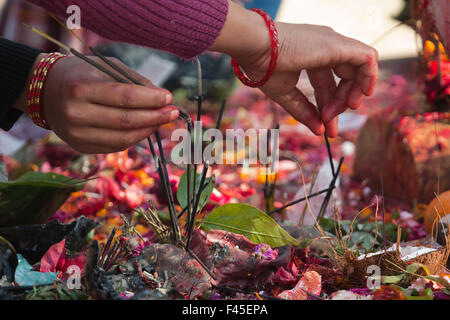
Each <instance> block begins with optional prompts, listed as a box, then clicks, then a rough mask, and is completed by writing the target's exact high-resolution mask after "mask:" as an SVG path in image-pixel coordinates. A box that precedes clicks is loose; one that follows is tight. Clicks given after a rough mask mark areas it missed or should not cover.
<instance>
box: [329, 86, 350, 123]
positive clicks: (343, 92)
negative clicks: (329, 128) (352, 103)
mask: <svg viewBox="0 0 450 320" xmlns="http://www.w3.org/2000/svg"><path fill="white" fill-rule="evenodd" d="M354 84H355V81H354V80H341V81H340V82H339V85H338V87H337V89H336V91H335V94H334V96H333V99H332V100H331V102H330V103H329V104H328V106H326V107H325V108H324V110H323V111H322V119H323V121H324V122H325V123H328V122H330V121H331V120H333V119H334V118H335V117H337V116H338V115H339V114H341V113H342V112H344V111H345V110H346V109H347V107H348V97H349V94H350V92H351V90H352V88H353V85H354Z"/></svg>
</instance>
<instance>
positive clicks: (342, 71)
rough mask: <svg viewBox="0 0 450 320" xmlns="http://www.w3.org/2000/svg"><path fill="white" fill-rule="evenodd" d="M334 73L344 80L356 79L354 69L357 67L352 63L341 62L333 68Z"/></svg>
mask: <svg viewBox="0 0 450 320" xmlns="http://www.w3.org/2000/svg"><path fill="white" fill-rule="evenodd" d="M333 70H334V73H335V74H336V75H337V76H338V77H339V78H341V79H346V80H352V79H355V80H356V71H357V68H355V67H354V66H353V65H351V64H349V63H343V64H340V65H338V66H336V67H334V68H333Z"/></svg>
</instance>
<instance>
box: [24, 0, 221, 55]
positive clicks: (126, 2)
mask: <svg viewBox="0 0 450 320" xmlns="http://www.w3.org/2000/svg"><path fill="white" fill-rule="evenodd" d="M29 1H30V2H32V3H34V4H36V5H39V6H41V7H43V8H45V9H47V10H49V11H51V12H53V13H54V14H56V15H58V16H60V17H68V16H69V15H68V14H67V13H66V10H67V8H68V7H69V6H70V5H77V6H79V7H80V9H81V26H82V27H84V28H87V29H90V30H92V31H94V32H96V33H97V34H99V35H101V36H103V37H105V38H107V39H110V40H113V41H120V42H128V43H134V44H137V45H143V46H147V47H151V48H154V49H159V50H164V51H168V52H171V53H173V54H175V55H178V56H181V57H183V58H187V59H190V58H193V57H195V56H197V55H199V54H201V53H203V52H204V51H206V50H207V49H209V48H210V47H211V45H212V44H213V43H214V42H215V40H216V39H217V37H218V36H219V34H220V32H221V30H222V28H223V25H224V22H225V19H226V17H227V13H228V2H227V0H213V1H207V0H89V1H87V0H58V1H54V0H29Z"/></svg>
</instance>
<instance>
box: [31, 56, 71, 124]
mask: <svg viewBox="0 0 450 320" xmlns="http://www.w3.org/2000/svg"><path fill="white" fill-rule="evenodd" d="M64 57H66V55H64V54H61V53H58V52H53V53H50V54H48V55H47V56H45V57H44V58H42V60H41V61H40V62H39V64H38V66H37V67H36V69H35V70H34V73H33V78H32V79H31V82H30V87H29V90H28V100H27V103H28V116H29V117H30V118H31V120H33V122H34V123H35V124H36V125H38V126H39V127H41V128H44V129H48V130H51V129H50V127H49V125H48V124H47V122H46V121H45V119H44V117H43V115H42V110H41V101H42V93H43V88H44V85H45V80H46V79H47V76H48V73H49V71H50V70H51V68H52V67H53V65H54V64H55V63H56V62H57V61H58V60H59V59H61V58H64Z"/></svg>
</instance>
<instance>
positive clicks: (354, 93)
mask: <svg viewBox="0 0 450 320" xmlns="http://www.w3.org/2000/svg"><path fill="white" fill-rule="evenodd" d="M365 96H366V95H365V94H364V92H363V91H362V89H361V87H360V86H359V84H358V83H355V84H354V85H353V88H352V90H351V91H350V94H349V98H348V106H349V108H350V109H353V110H356V109H358V108H359V106H360V105H361V103H362V101H363V100H364V97H365Z"/></svg>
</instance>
